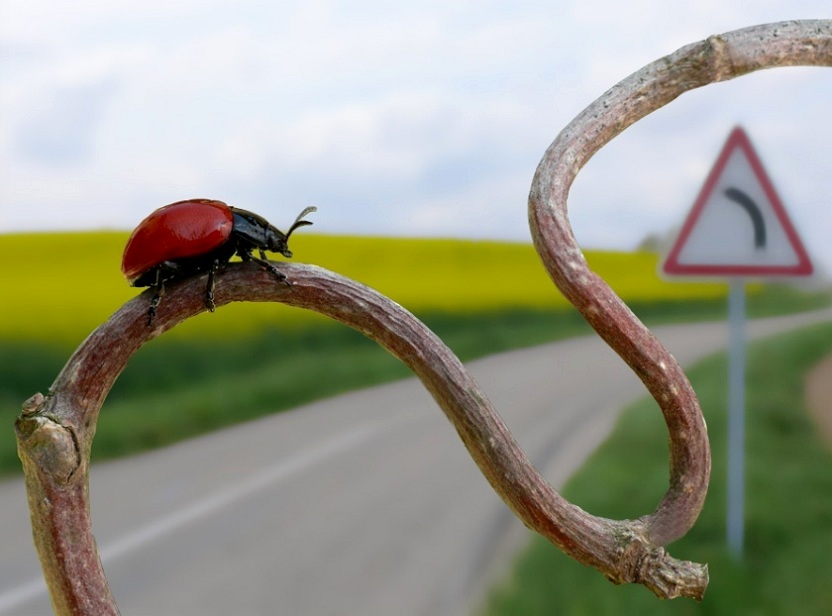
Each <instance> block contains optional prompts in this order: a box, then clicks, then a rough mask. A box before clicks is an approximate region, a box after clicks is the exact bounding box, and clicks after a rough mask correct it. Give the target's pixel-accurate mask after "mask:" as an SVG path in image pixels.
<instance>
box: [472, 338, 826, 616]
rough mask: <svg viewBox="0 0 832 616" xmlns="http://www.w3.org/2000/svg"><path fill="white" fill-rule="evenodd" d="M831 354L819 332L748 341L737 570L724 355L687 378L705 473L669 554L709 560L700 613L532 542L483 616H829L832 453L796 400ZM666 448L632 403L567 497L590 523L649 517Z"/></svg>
mask: <svg viewBox="0 0 832 616" xmlns="http://www.w3.org/2000/svg"><path fill="white" fill-rule="evenodd" d="M829 352H832V324H828V323H827V324H823V325H819V326H814V327H811V328H807V329H805V330H801V331H799V332H796V333H790V334H785V335H783V336H779V337H776V338H772V339H769V340H765V341H762V342H759V343H755V344H753V345H752V346H751V348H750V350H749V353H748V361H749V363H748V373H747V382H748V388H747V411H746V426H747V433H746V443H747V445H746V447H747V449H746V470H747V473H746V546H745V558H744V559H743V561H742V562H736V561H735V560H734V559H733V558H732V557H731V555H730V554H729V552H728V550H727V548H726V541H725V504H726V485H725V484H726V457H727V452H726V447H727V445H726V432H727V417H726V399H727V383H726V371H727V363H726V358H725V356H724V354H721V355H717V356H714V357H711V358H709V359H706V360H704V361H703V362H701V363H699V364H697V365H696V366H695V367H694V368H693V369H692V370H690V371H689V376H690V378H691V382H692V383H693V385H694V387H695V389H696V391H697V393H698V395H699V396H700V400H701V402H702V407H703V409H704V412H705V416H706V419H707V422H708V428H709V434H710V439H711V446H712V449H713V473H712V478H711V487H710V490H709V493H708V499H707V501H706V504H705V507H704V509H703V511H702V515H701V517H700V518H699V520H698V521H697V523H696V526H695V527H694V528H693V530H692V531H691V532H690V533H689V534H688V535H687V536H686V537H685V538H683V539H682V540H680V541H678V542H676V543H675V544H673V545H672V546H671V547H670V551H671V552H672V553H673V555H674V556H676V557H677V558H684V559H687V560H694V561H697V562H706V563H708V565H709V569H710V576H711V582H710V587H709V589H708V592H707V594H706V595H705V599H704V601H703V602H702V603H701V604H698V603H696V602H694V601H693V600H688V599H676V600H674V601H660V600H658V599H656V598H655V597H654V596H653V595H652V594H651V593H650V592H649V591H648V590H646V589H644V588H642V587H641V586H636V585H629V586H622V587H616V586H613V585H611V584H610V583H609V582H607V581H606V580H605V579H604V578H603V577H602V576H601V575H600V574H598V573H597V572H596V571H595V570H593V569H589V568H587V567H583V566H581V565H579V564H577V563H575V562H574V561H572V560H571V559H569V558H567V557H566V556H564V555H563V554H562V553H560V552H559V551H558V550H557V549H555V548H554V547H552V546H551V545H550V544H548V543H547V542H545V541H544V540H543V539H540V538H535V539H534V540H533V541H532V544H531V545H530V547H529V548H528V549H527V550H526V551H525V553H523V554H522V556H521V557H520V558H519V559H518V561H517V563H516V566H515V569H514V571H513V574H512V575H511V577H510V579H509V580H507V581H505V582H504V583H503V584H501V585H500V586H498V588H496V589H495V590H494V591H493V592H492V594H491V597H490V600H489V602H488V604H487V610H486V613H488V614H490V615H493V616H496V615H503V614H511V615H521V614H522V615H524V616H526V615H535V614H559V615H579V614H586V615H591V616H596V615H598V614H639V615H650V614H674V615H676V614H683V615H686V614H725V615H726V616H727V615H732V616H733V615H737V614H801V615H804V616H805V615H813V614H817V615H821V614H823V615H826V614H830V613H832V584H831V583H830V580H831V579H832V577H830V571H831V569H830V565H829V558H830V554H832V454H830V452H829V451H828V450H826V449H825V448H824V447H823V444H822V443H821V441H820V439H819V437H818V435H817V432H816V430H815V427H814V426H813V424H812V423H811V420H810V418H809V417H808V415H807V411H806V408H805V406H804V402H803V388H804V376H805V374H806V373H807V372H808V371H809V370H810V369H811V368H812V366H814V365H815V364H817V363H818V362H819V361H821V360H822V358H823V357H824V356H825V355H826V354H827V353H829ZM666 442H667V434H666V430H665V427H664V425H663V423H662V420H661V415H660V413H659V411H658V408H657V406H656V405H655V403H654V402H653V401H652V400H649V399H648V400H644V401H641V402H639V403H637V404H636V405H634V406H632V407H630V408H628V409H627V410H626V411H625V412H624V413H623V415H622V417H621V419H620V421H619V422H618V424H617V427H616V429H615V430H614V433H613V434H612V435H611V436H610V438H609V439H608V440H607V441H606V442H605V443H604V444H603V445H602V446H601V447H600V448H599V450H598V451H597V452H596V453H595V454H594V455H593V456H592V457H591V458H590V460H589V461H588V462H587V463H586V464H585V465H584V466H583V467H582V468H581V470H580V471H579V472H578V473H577V474H576V475H575V476H574V477H573V478H572V479H571V480H570V481H569V482H568V484H567V486H566V488H565V490H564V494H565V495H566V496H567V497H568V498H569V499H570V500H572V501H573V502H575V503H577V504H578V505H580V506H581V507H584V508H585V509H587V510H588V511H591V512H592V513H594V514H596V515H602V516H608V517H614V518H632V517H636V516H639V515H642V514H644V513H647V512H649V511H650V510H652V508H653V507H655V504H656V503H657V502H658V500H659V498H660V497H661V495H662V493H663V491H664V489H665V486H666V483H667V451H666V449H667V446H666Z"/></svg>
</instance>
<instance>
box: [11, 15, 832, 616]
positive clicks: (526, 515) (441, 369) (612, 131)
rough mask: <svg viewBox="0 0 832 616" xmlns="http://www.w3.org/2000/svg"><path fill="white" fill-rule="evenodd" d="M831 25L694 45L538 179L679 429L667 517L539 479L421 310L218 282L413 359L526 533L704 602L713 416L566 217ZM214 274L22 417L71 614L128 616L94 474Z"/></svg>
mask: <svg viewBox="0 0 832 616" xmlns="http://www.w3.org/2000/svg"><path fill="white" fill-rule="evenodd" d="M830 24H831V22H829V21H812V22H794V23H787V24H774V25H769V26H759V27H756V28H749V29H746V30H741V31H737V32H733V33H729V34H725V35H722V36H719V37H712V38H710V39H708V40H707V41H704V42H702V43H697V44H695V45H691V46H688V47H685V48H683V49H681V50H679V51H678V52H676V53H674V54H672V55H670V56H668V57H666V58H663V59H661V60H659V61H657V62H655V63H653V64H651V65H649V66H647V67H645V68H644V69H642V70H641V71H639V72H638V73H635V74H634V75H632V76H631V77H629V78H627V79H626V80H624V81H623V82H621V84H619V85H618V86H616V87H615V88H613V89H612V90H610V91H609V92H607V93H606V94H604V95H603V96H602V97H601V98H600V99H598V101H596V102H595V103H593V104H592V105H591V106H590V107H589V108H588V109H587V110H586V111H584V112H583V113H582V114H581V115H580V116H578V118H576V119H575V121H573V122H572V123H571V124H570V125H569V126H568V127H567V128H566V129H565V130H564V131H563V132H562V133H561V135H560V136H559V137H558V138H557V140H556V141H555V142H554V143H553V144H552V146H551V147H550V148H549V150H548V151H547V152H546V155H545V157H544V159H543V161H542V162H541V164H540V167H539V168H538V172H537V174H536V176H535V180H534V184H533V186H532V192H531V196H530V220H531V225H532V232H533V236H534V240H535V244H536V246H537V248H538V251H539V252H540V254H541V257H542V259H543V261H544V263H545V265H546V267H547V269H548V270H549V272H550V274H551V276H552V278H553V279H554V281H555V282H556V284H557V285H558V287H559V288H560V289H561V290H562V291H563V292H564V294H565V295H566V296H567V297H568V298H569V299H570V301H572V302H573V303H574V304H575V305H576V306H577V307H578V309H579V310H580V311H581V312H582V313H583V314H584V316H585V317H586V318H587V319H588V320H589V322H590V323H591V324H592V325H593V327H595V329H596V330H597V331H598V332H599V334H600V335H601V336H602V337H603V338H604V340H606V341H607V342H608V343H609V344H610V345H611V346H613V347H614V348H615V349H616V350H617V352H618V353H619V354H620V355H621V356H622V357H623V358H624V359H625V361H627V363H628V364H629V365H630V366H631V367H632V368H633V369H634V370H635V371H636V372H637V373H638V374H639V376H640V377H641V378H642V380H643V381H644V382H645V384H646V385H647V387H648V389H649V390H650V392H651V393H652V394H653V396H654V397H656V399H657V400H658V401H659V403H660V405H661V407H662V410H663V412H664V414H665V418H666V420H667V423H668V428H669V431H670V435H671V469H672V470H671V481H670V488H669V490H668V492H667V494H666V495H665V497H664V499H663V500H662V502H661V504H660V505H659V507H658V509H657V510H656V511H655V512H654V513H653V514H651V515H649V516H646V517H644V518H641V519H639V520H625V521H615V520H606V519H603V518H598V517H595V516H592V515H590V514H587V513H585V512H584V511H582V510H581V509H579V508H578V507H576V506H575V505H572V504H571V503H569V502H568V501H566V500H565V499H563V498H562V497H561V496H560V495H559V494H558V493H557V492H556V491H555V490H554V489H552V487H551V486H550V485H549V484H548V483H547V482H546V481H545V480H544V479H543V478H542V477H541V476H540V475H539V474H538V473H537V471H536V470H535V469H534V468H533V467H532V465H531V464H530V462H529V460H528V459H527V458H526V456H525V455H524V453H523V451H522V450H521V449H520V448H519V446H518V445H517V443H516V442H515V440H514V438H513V437H512V435H511V433H510V432H509V431H508V429H507V428H506V426H505V425H504V424H503V422H502V420H501V419H500V417H499V415H498V414H497V412H496V411H495V410H494V409H493V407H492V406H491V403H490V402H489V401H488V399H487V398H486V397H485V395H484V393H483V392H482V391H481V390H480V388H479V386H478V385H477V384H476V383H475V382H474V380H473V379H472V378H471V377H470V375H469V374H468V373H467V372H466V370H465V368H464V367H463V365H462V364H461V363H460V361H459V360H458V359H457V358H456V357H455V356H454V355H453V353H452V352H451V351H450V350H449V349H448V348H447V347H446V346H445V345H444V344H443V343H442V342H441V340H439V339H438V338H437V337H436V335H435V334H433V333H432V332H431V331H430V330H428V329H427V328H426V327H425V326H424V325H423V324H422V323H421V322H419V321H418V320H417V319H416V318H415V317H414V316H413V315H411V314H410V313H409V312H407V311H406V310H404V309H403V308H402V307H401V306H399V305H398V304H396V303H395V302H393V301H391V300H389V299H388V298H386V297H384V296H382V295H380V294H379V293H377V292H375V291H373V290H371V289H369V288H367V287H365V286H363V285H361V284H359V283H356V282H354V281H351V280H348V279H346V278H343V277H341V276H338V275H337V274H334V273H331V272H328V271H326V270H323V269H321V268H318V267H314V266H309V265H298V264H285V265H283V266H282V268H283V270H284V271H285V272H286V273H287V275H288V277H289V280H290V281H291V282H292V283H293V284H292V286H291V287H287V286H286V285H283V284H275V281H274V278H273V277H272V276H271V275H270V274H268V273H267V272H264V271H263V270H262V269H260V268H258V267H256V266H255V265H253V264H235V265H232V266H229V267H228V269H227V271H225V272H224V273H223V274H221V275H220V276H218V279H217V289H216V297H217V300H216V303H217V305H220V306H221V305H223V304H226V303H229V302H232V301H278V302H283V303H286V304H289V305H292V306H298V307H302V308H307V309H310V310H315V311H318V312H321V313H323V314H326V315H328V316H330V317H332V318H333V319H336V320H338V321H340V322H342V323H345V324H347V325H349V326H350V327H353V328H355V329H357V330H359V331H361V332H362V333H364V334H365V335H366V336H368V337H370V338H372V339H373V340H376V341H377V342H378V343H379V344H380V345H382V346H383V347H384V348H386V349H387V350H389V351H390V352H391V353H392V354H394V355H396V356H397V357H399V358H400V359H401V360H402V361H403V362H405V363H406V364H407V365H408V366H409V367H410V368H411V369H412V370H413V371H414V372H415V373H416V374H417V375H418V376H419V377H420V378H421V379H422V381H423V383H424V384H425V386H426V387H427V388H428V390H429V391H430V392H431V394H432V395H433V396H434V398H435V399H436V401H437V402H438V403H439V405H440V406H441V407H442V409H443V410H444V412H445V413H446V414H447V416H448V418H449V419H450V420H451V422H452V423H453V424H454V426H455V427H456V429H457V431H458V432H459V435H460V437H461V438H462V441H463V442H464V444H465V446H466V447H467V449H468V451H469V452H470V453H471V455H472V457H473V458H474V460H475V461H476V463H477V464H478V465H479V467H480V469H481V470H482V472H483V474H484V475H485V476H486V478H487V479H488V481H489V482H490V483H491V485H492V486H493V487H494V489H495V490H496V491H497V492H498V493H499V494H500V496H501V497H502V498H503V500H505V502H506V503H507V504H508V505H509V506H510V507H511V508H512V509H513V510H514V512H515V513H516V514H517V515H518V517H520V518H521V519H522V520H523V521H524V522H525V523H526V525H528V526H529V527H530V528H532V529H534V530H536V531H538V532H540V533H541V534H543V535H545V536H546V537H548V538H549V539H550V540H551V541H552V542H553V543H555V544H556V545H558V546H559V547H560V548H561V549H563V550H564V551H565V552H566V553H568V554H570V555H571V556H573V557H574V558H576V559H577V560H579V561H581V562H583V563H585V564H588V565H592V566H594V567H596V568H598V569H599V570H600V571H601V572H602V573H603V574H604V575H605V576H607V577H608V578H609V579H610V580H612V581H614V582H617V583H620V582H638V583H641V584H644V585H645V586H647V587H648V588H650V589H651V590H652V591H653V592H654V593H656V594H657V595H658V596H660V597H675V596H691V597H696V598H701V597H702V594H703V593H704V590H705V587H706V585H707V579H708V578H707V567H705V566H703V565H698V564H696V563H690V562H684V561H677V560H675V559H673V558H671V557H670V556H668V555H667V554H666V553H665V552H664V550H663V548H662V546H663V545H664V544H666V543H667V542H669V541H672V540H673V539H675V538H677V537H679V536H681V535H683V534H684V533H685V532H686V531H687V530H688V529H689V528H690V526H691V525H692V524H693V521H694V520H695V519H696V517H697V515H698V513H699V510H700V508H701V505H702V502H703V499H704V496H705V491H706V489H707V482H708V473H709V466H710V460H709V452H708V443H707V437H706V433H705V426H704V422H703V420H702V417H701V413H700V411H699V408H698V404H697V402H696V398H695V396H694V394H693V392H692V390H691V389H690V385H689V384H688V382H687V380H686V378H685V377H684V374H683V373H682V372H681V370H680V369H679V367H678V365H677V364H676V362H675V360H674V359H673V358H672V356H670V355H669V354H668V353H667V352H666V351H665V350H664V349H663V348H662V346H661V345H660V344H659V343H658V342H657V341H656V340H655V338H653V336H652V335H651V334H650V333H649V331H648V330H646V329H645V328H644V326H643V325H641V324H640V323H639V321H638V320H637V319H636V318H635V317H634V316H633V315H632V313H631V312H630V311H629V310H628V309H627V308H626V306H625V305H624V304H623V303H622V302H621V301H620V300H619V299H618V298H617V297H616V296H615V294H613V292H612V291H611V290H610V289H609V287H607V285H606V284H604V282H603V281H602V280H601V279H600V278H598V277H597V276H596V275H595V274H593V273H592V272H591V271H590V270H589V269H588V268H587V266H586V262H585V260H584V258H583V255H582V253H581V251H580V249H579V248H578V247H577V244H576V243H575V240H574V238H573V236H572V232H571V230H570V228H569V223H568V219H567V215H566V206H565V204H566V197H567V194H568V189H569V186H570V184H571V182H572V180H573V179H574V177H575V174H576V173H577V171H578V170H579V169H580V167H581V166H582V165H583V164H584V163H585V162H586V161H587V160H588V159H589V157H590V156H592V154H593V153H594V152H596V151H597V150H598V149H599V148H600V147H601V146H602V145H603V144H605V143H606V142H608V141H609V140H610V139H612V138H613V137H614V136H615V135H617V134H618V133H619V132H621V131H622V130H623V129H624V128H625V127H626V126H628V125H630V124H632V123H633V122H635V121H637V120H638V119H639V118H641V117H643V116H644V115H646V114H647V113H650V112H651V111H653V110H655V109H657V108H659V107H660V106H662V105H664V104H666V103H667V102H669V101H670V100H672V99H673V98H675V97H676V96H678V95H679V94H680V93H682V92H684V91H686V90H688V89H691V88H694V87H698V86H701V85H705V84H707V83H710V82H712V81H717V80H722V79H729V78H731V77H735V76H738V75H741V74H744V73H747V72H750V71H753V70H757V69H760V68H765V67H769V66H785V65H793V64H806V65H831V64H832V25H830ZM204 287H205V282H204V280H203V279H202V277H199V278H194V279H189V280H186V281H183V282H180V283H177V284H173V285H170V288H169V289H168V293H167V295H166V297H165V303H164V305H163V308H162V309H161V310H160V311H159V314H158V316H157V318H156V320H155V321H154V323H153V326H152V327H148V326H147V325H146V314H147V302H148V301H149V295H150V292H146V293H143V294H142V295H141V296H139V297H138V298H135V299H133V300H131V301H130V302H128V303H127V304H125V305H124V306H123V307H122V308H121V309H120V310H119V311H118V312H117V313H116V314H115V315H113V316H112V317H111V318H110V320H109V321H107V322H106V323H105V324H104V325H102V326H101V327H99V328H98V329H97V330H96V331H95V332H93V334H92V335H91V336H90V337H89V338H88V339H87V340H86V341H85V342H84V343H83V344H82V345H81V346H80V347H79V348H78V350H77V351H76V352H75V353H74V354H73V356H72V357H71V358H70V360H69V362H68V363H67V365H66V367H65V368H64V369H63V371H62V372H61V374H60V375H58V378H57V379H56V381H55V383H54V384H53V386H52V388H51V389H50V392H49V394H48V395H47V396H46V397H43V396H41V395H40V394H37V395H36V396H33V397H32V398H31V399H30V400H28V401H27V402H26V403H25V404H24V407H23V412H22V414H21V416H20V417H19V418H18V420H17V422H16V431H17V438H18V450H19V453H20V457H21V460H22V461H23V467H24V472H25V475H26V486H27V491H28V497H29V506H30V510H31V513H32V525H33V531H34V537H35V543H36V546H37V549H38V553H39V555H40V559H41V563H42V565H43V568H44V574H45V577H46V580H47V583H48V585H49V589H50V592H51V595H52V601H53V605H54V607H55V611H56V613H57V614H59V615H63V614H86V615H94V616H105V615H114V614H118V608H117V607H116V604H115V602H114V600H113V598H112V596H111V594H110V591H109V588H108V585H107V581H106V578H105V576H104V571H103V568H102V567H101V563H100V561H99V558H98V553H97V550H96V546H95V540H94V538H93V536H92V532H91V529H90V515H89V487H88V471H89V459H90V450H91V447H92V440H93V436H94V434H95V426H96V421H97V418H98V412H99V410H100V408H101V405H102V404H103V402H104V399H105V397H106V396H107V393H108V392H109V390H110V388H111V386H112V385H113V383H114V381H115V379H116V378H117V377H118V375H119V374H120V372H121V371H122V369H123V368H124V367H125V365H126V363H127V361H128V360H129V359H130V357H131V356H132V354H133V353H134V352H135V351H136V350H137V349H138V348H139V347H141V345H142V344H144V343H145V342H147V341H148V340H150V339H151V338H153V337H155V336H157V335H159V334H161V333H163V332H164V331H166V330H168V329H170V328H171V327H174V326H175V325H176V324H178V323H180V322H181V321H183V320H185V319H187V318H189V317H191V316H193V315H195V314H197V313H198V312H200V311H202V310H203V309H204V307H203V290H204Z"/></svg>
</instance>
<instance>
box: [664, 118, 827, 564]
mask: <svg viewBox="0 0 832 616" xmlns="http://www.w3.org/2000/svg"><path fill="white" fill-rule="evenodd" d="M662 269H663V271H664V273H665V274H668V275H669V276H672V277H675V276H694V277H699V278H703V279H712V278H714V277H717V278H721V279H725V280H727V281H728V283H729V287H730V291H729V295H728V330H729V344H728V468H727V474H728V498H727V504H728V506H727V513H726V527H727V532H726V535H727V542H728V547H729V549H730V550H731V552H732V553H733V554H734V555H735V556H737V557H738V558H739V557H741V556H742V552H743V543H744V535H745V524H744V519H745V511H744V510H745V285H746V281H747V280H748V278H769V277H781V276H808V275H810V274H811V273H812V263H811V261H810V260H809V256H808V254H807V252H806V250H805V249H804V248H803V244H802V243H801V241H800V238H799V236H798V235H797V232H796V231H795V228H794V226H793V225H792V223H791V220H789V216H788V215H787V214H786V210H785V208H784V207H783V204H782V202H781V201H780V198H779V197H778V195H777V192H776V191H775V190H774V186H773V184H772V183H771V180H769V178H768V175H767V174H766V171H765V169H764V168H763V165H762V163H761V162H760V158H759V157H758V156H757V153H756V152H755V150H754V148H753V146H752V145H751V141H750V140H749V139H748V136H747V135H746V134H745V131H744V130H743V129H742V128H739V127H737V128H735V129H734V130H733V131H731V134H730V135H729V136H728V140H727V141H726V143H725V146H724V147H723V148H722V151H721V152H720V154H719V157H718V158H717V161H716V163H715V164H714V167H713V169H712V170H711V172H710V174H709V175H708V177H707V179H706V180H705V185H704V186H703V187H702V190H701V191H700V193H699V196H698V197H697V199H696V201H695V202H694V204H693V207H692V208H691V211H690V213H689V214H688V217H687V218H686V219H685V222H684V224H683V225H682V228H681V231H680V232H679V236H678V237H677V238H676V241H675V243H674V244H673V246H672V248H671V249H670V252H669V253H668V254H667V257H666V259H665V261H664V263H663V265H662Z"/></svg>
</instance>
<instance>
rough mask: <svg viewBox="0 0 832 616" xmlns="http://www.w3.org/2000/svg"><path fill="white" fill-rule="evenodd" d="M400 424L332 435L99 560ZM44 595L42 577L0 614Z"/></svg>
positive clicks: (7, 601) (3, 599)
mask: <svg viewBox="0 0 832 616" xmlns="http://www.w3.org/2000/svg"><path fill="white" fill-rule="evenodd" d="M399 423H400V421H395V422H383V423H382V422H373V423H367V424H365V425H363V426H360V427H358V428H356V429H354V430H352V431H350V432H345V433H343V434H338V435H335V436H333V437H332V438H329V439H327V440H325V441H322V442H321V443H319V444H318V445H317V446H315V447H312V448H310V449H307V450H305V451H302V452H300V453H298V454H297V455H295V456H293V457H291V458H288V459H285V460H281V461H280V462H278V463H276V464H274V465H273V466H270V467H267V468H265V469H263V470H262V471H260V472H259V473H256V474H254V475H252V476H250V477H249V478H248V479H245V480H243V481H240V482H239V483H235V484H234V485H232V486H229V487H227V488H225V489H223V490H221V491H219V492H215V493H214V494H211V495H209V496H208V497H206V498H204V499H202V500H199V501H196V502H195V503H193V504H192V505H189V506H187V507H184V508H182V509H179V510H177V511H173V512H171V513H169V514H168V515H165V516H162V517H160V518H157V519H156V520H153V521H151V522H150V523H149V524H147V525H145V526H143V527H141V528H138V529H136V530H135V531H133V532H132V533H129V534H127V535H125V536H123V537H122V538H121V539H118V540H116V541H115V542H113V543H111V544H109V545H107V546H105V547H103V548H102V549H101V550H100V552H99V553H100V555H101V560H102V561H103V562H105V563H106V562H112V561H114V560H117V559H118V558H121V557H122V556H125V555H126V554H129V553H130V552H132V551H134V550H137V549H139V548H141V547H143V546H145V545H146V544H148V543H151V542H153V541H156V540H157V539H159V538H160V537H163V536H164V535H167V534H169V533H171V532H173V531H175V530H177V529H179V528H181V527H183V526H185V525H186V524H189V523H191V522H193V521H195V520H198V519H200V518H204V517H207V516H209V515H212V514H214V513H216V512H217V511H219V510H220V509H222V508H224V507H226V506H228V505H230V504H232V503H235V502H237V501H240V500H242V499H244V498H247V497H248V496H251V495H253V494H257V493H258V492H260V491H261V490H264V489H265V488H268V487H269V486H272V485H274V484H277V483H280V482H281V481H284V480H285V479H288V478H289V477H291V476H292V475H294V474H296V473H299V472H301V471H303V470H305V469H307V468H309V467H312V466H314V465H316V464H318V463H320V462H323V461H324V460H326V459H328V458H331V457H333V456H336V455H338V454H340V453H343V452H345V451H348V450H350V449H352V448H354V447H357V446H358V445H361V444H362V443H365V442H366V441H368V440H370V439H371V438H373V437H375V436H377V435H378V434H379V433H380V432H383V431H385V432H386V431H389V430H391V429H392V428H394V427H396V425H397V424H399ZM45 593H46V584H45V583H44V581H43V579H42V578H38V579H34V580H31V581H29V582H26V583H24V584H22V585H20V586H18V587H17V588H15V589H12V590H8V591H6V592H4V593H2V594H0V614H7V613H9V612H11V610H13V609H14V608H16V607H19V606H21V605H23V604H25V603H27V602H29V601H32V600H33V599H36V598H38V597H40V596H42V595H43V594H45Z"/></svg>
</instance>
